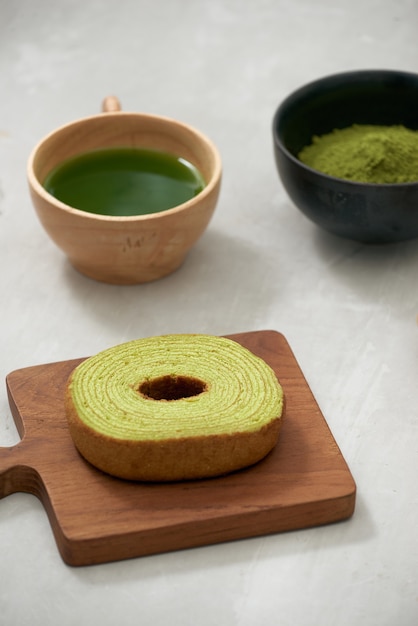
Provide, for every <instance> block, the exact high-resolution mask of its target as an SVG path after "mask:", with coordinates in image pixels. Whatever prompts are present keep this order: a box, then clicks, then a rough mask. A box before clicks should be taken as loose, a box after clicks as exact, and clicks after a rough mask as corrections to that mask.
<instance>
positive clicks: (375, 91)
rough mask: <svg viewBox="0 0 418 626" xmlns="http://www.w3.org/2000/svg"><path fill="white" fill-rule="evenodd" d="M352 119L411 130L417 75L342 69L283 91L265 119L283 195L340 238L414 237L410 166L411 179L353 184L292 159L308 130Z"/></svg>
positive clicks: (415, 119)
mask: <svg viewBox="0 0 418 626" xmlns="http://www.w3.org/2000/svg"><path fill="white" fill-rule="evenodd" d="M353 124H373V125H383V126H392V125H404V126H405V127H407V128H410V129H412V130H417V129H418V75H416V74H412V73H408V72H401V71H395V70H360V71H352V72H345V73H341V74H335V75H331V76H328V77H325V78H321V79H319V80H316V81H313V82H311V83H309V84H307V85H305V86H303V87H301V88H300V89H298V90H296V91H295V92H293V93H292V94H290V95H289V96H288V97H287V98H286V99H285V100H284V101H283V102H282V103H281V105H280V106H279V107H278V109H277V110H276V113H275V115H274V118H273V140H274V156H275V161H276V167H277V171H278V174H279V177H280V179H281V181H282V184H283V186H284V188H285V190H286V192H287V193H288V195H289V197H290V199H291V200H292V201H293V203H294V204H295V205H296V207H297V208H298V209H299V210H300V211H302V213H304V214H305V216H306V217H308V218H309V219H310V220H311V221H312V222H314V223H315V224H317V225H318V226H319V227H321V228H323V229H324V230H326V231H328V232H331V233H333V234H335V235H338V236H340V237H344V238H348V239H353V240H356V241H360V242H363V243H388V242H395V241H403V240H408V239H413V238H415V237H418V172H417V182H413V183H401V184H372V183H360V182H353V181H348V180H343V179H340V178H334V177H332V176H328V175H326V174H323V173H321V172H319V171H316V170H314V169H312V168H310V167H309V166H307V165H305V164H303V163H302V162H301V161H300V160H299V159H298V157H297V155H298V154H299V152H300V150H301V149H302V148H303V147H305V146H306V145H309V144H310V143H311V142H312V137H313V136H314V135H318V136H320V135H324V134H327V133H329V132H331V131H332V130H334V129H336V128H345V127H348V126H351V125H353ZM417 150H418V144H417Z"/></svg>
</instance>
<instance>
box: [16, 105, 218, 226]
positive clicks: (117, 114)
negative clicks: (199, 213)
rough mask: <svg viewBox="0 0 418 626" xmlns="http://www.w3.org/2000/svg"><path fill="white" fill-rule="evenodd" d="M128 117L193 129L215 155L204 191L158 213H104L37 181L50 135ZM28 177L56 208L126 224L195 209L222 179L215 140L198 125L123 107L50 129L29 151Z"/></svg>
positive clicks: (31, 185) (37, 192) (31, 184)
mask: <svg viewBox="0 0 418 626" xmlns="http://www.w3.org/2000/svg"><path fill="white" fill-rule="evenodd" d="M128 116H130V117H141V118H143V119H149V120H153V121H157V122H159V121H161V122H164V123H169V124H175V125H176V126H177V127H181V128H183V129H184V130H187V131H189V132H191V133H192V134H194V135H195V136H196V137H197V138H199V139H200V141H201V142H202V143H204V144H206V146H207V147H208V148H209V149H210V151H211V153H212V156H213V160H214V171H213V175H212V176H211V179H210V180H209V182H208V183H207V184H206V185H205V187H204V188H203V189H202V191H200V192H199V193H198V194H197V195H196V196H194V197H193V198H190V199H189V200H187V201H186V202H183V203H182V204H177V205H176V206H174V207H171V208H170V209H165V210H163V211H159V212H156V213H143V214H138V215H105V214H102V213H90V212H89V211H83V210H82V209H77V208H75V207H72V206H70V205H68V204H65V202H62V201H61V200H59V199H58V198H56V197H55V196H53V195H52V194H50V193H49V192H48V191H47V190H46V189H45V187H44V186H43V185H42V184H41V182H40V181H39V180H38V177H37V176H36V175H35V172H34V167H33V165H34V161H35V158H36V155H37V153H38V150H39V149H40V148H41V146H42V145H43V144H44V143H45V142H46V141H48V140H49V139H50V138H52V137H53V136H54V135H56V134H58V133H59V132H61V131H64V130H67V129H70V128H71V127H76V126H78V125H80V124H83V123H86V122H87V123H88V122H90V121H94V120H96V119H111V118H121V117H128ZM26 177H27V180H28V183H29V187H30V189H31V191H32V192H34V193H36V194H37V195H38V196H40V197H41V198H42V200H43V201H45V202H48V203H50V204H53V205H54V207H55V208H56V209H57V210H62V211H64V212H65V213H67V214H69V215H74V216H79V217H83V218H85V219H91V220H93V221H96V222H103V221H105V222H114V223H125V222H128V223H129V222H137V221H140V222H145V221H150V220H157V219H161V217H162V216H164V215H175V214H177V213H181V212H182V211H184V210H187V209H190V208H192V207H193V206H194V205H195V204H197V203H198V202H199V203H200V201H201V200H204V199H205V198H206V197H207V196H209V195H210V194H211V193H212V192H213V191H214V189H216V187H217V186H218V185H219V184H220V181H221V178H222V159H221V156H220V153H219V150H218V148H217V146H216V145H215V143H214V142H213V141H212V140H211V139H209V137H208V136H207V135H206V134H204V133H203V132H202V131H200V130H198V129H197V128H195V127H194V126H192V125H190V124H187V123H185V122H182V121H180V120H177V119H175V118H173V117H169V116H165V115H158V114H154V113H145V112H141V111H140V112H138V111H137V112H135V111H122V110H120V111H110V112H102V113H97V114H95V115H89V116H86V117H82V118H79V119H76V120H73V121H71V122H67V123H65V124H63V125H61V126H59V127H57V128H55V129H54V130H52V131H50V132H49V133H47V134H46V135H44V136H43V137H42V138H41V139H40V140H39V141H38V142H37V143H36V145H35V146H34V147H33V148H32V150H31V152H30V155H29V158H28V161H27V165H26Z"/></svg>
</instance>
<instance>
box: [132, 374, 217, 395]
mask: <svg viewBox="0 0 418 626" xmlns="http://www.w3.org/2000/svg"><path fill="white" fill-rule="evenodd" d="M206 389H207V385H206V383H205V382H204V381H203V380H200V379H199V378H194V377H193V376H174V375H173V374H169V375H167V376H159V377H158V378H151V379H149V380H145V381H144V382H142V383H141V384H140V385H139V386H138V391H139V393H141V394H142V395H143V396H145V397H146V398H150V399H151V400H180V399H181V398H191V397H192V396H198V395H199V394H200V393H203V392H204V391H206Z"/></svg>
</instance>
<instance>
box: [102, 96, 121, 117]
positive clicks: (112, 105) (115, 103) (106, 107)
mask: <svg viewBox="0 0 418 626" xmlns="http://www.w3.org/2000/svg"><path fill="white" fill-rule="evenodd" d="M120 110H121V106H120V102H119V100H118V98H117V97H116V96H107V97H106V98H105V99H104V100H103V102H102V112H103V113H114V112H115V111H120Z"/></svg>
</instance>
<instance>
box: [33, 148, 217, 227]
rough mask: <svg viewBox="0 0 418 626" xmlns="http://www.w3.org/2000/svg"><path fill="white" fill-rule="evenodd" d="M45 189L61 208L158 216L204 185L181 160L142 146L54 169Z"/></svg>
mask: <svg viewBox="0 0 418 626" xmlns="http://www.w3.org/2000/svg"><path fill="white" fill-rule="evenodd" d="M43 186H44V187H45V189H46V190H47V191H48V192H49V193H50V194H51V195H52V196H54V197H55V198H57V199H58V200H60V201H61V202H63V203H65V204H66V205H68V206H70V207H73V208H76V209H79V210H81V211H86V212H89V213H96V214H100V215H113V216H132V215H145V214H148V213H159V212H160V211H166V210H167V209H171V208H173V207H175V206H178V205H180V204H183V203H184V202H187V201H188V200H190V199H191V198H193V197H195V196H196V195H197V194H199V193H200V192H201V191H202V190H203V189H204V187H205V181H204V179H203V176H202V174H201V173H200V172H199V170H198V169H197V168H196V167H195V166H194V165H192V163H190V162H188V161H186V160H185V159H183V158H178V157H176V156H174V155H172V154H169V153H166V152H160V151H158V150H148V149H144V148H129V147H112V148H103V149H96V150H92V151H89V152H85V153H82V154H80V155H77V156H76V157H72V158H70V159H68V160H66V161H64V162H63V163H60V164H59V165H58V166H57V167H55V168H54V169H53V170H52V171H51V172H50V173H49V174H48V175H47V177H46V178H45V180H44V182H43Z"/></svg>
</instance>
